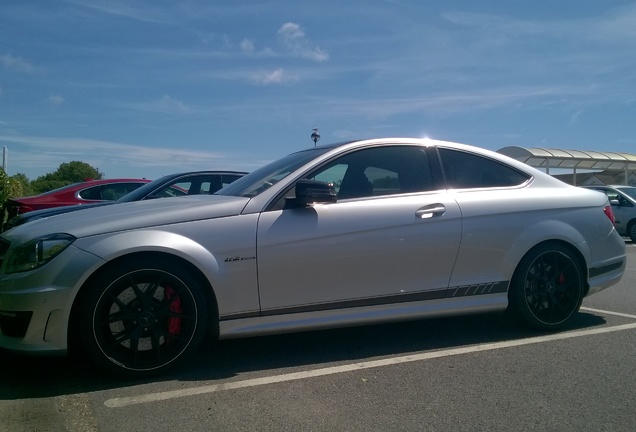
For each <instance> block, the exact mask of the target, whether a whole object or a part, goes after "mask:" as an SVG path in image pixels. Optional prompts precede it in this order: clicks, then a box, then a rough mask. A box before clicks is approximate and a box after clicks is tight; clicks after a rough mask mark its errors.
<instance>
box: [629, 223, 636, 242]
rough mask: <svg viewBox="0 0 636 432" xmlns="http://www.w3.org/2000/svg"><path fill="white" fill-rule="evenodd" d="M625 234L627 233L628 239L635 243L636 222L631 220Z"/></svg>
mask: <svg viewBox="0 0 636 432" xmlns="http://www.w3.org/2000/svg"><path fill="white" fill-rule="evenodd" d="M627 234H628V235H629V238H630V240H631V241H633V242H634V243H636V222H632V224H631V226H630V227H629V232H628V233H627Z"/></svg>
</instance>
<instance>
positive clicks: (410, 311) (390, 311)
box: [219, 292, 508, 339]
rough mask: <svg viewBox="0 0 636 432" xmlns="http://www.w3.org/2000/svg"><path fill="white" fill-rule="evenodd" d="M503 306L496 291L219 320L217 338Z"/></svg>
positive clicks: (504, 298) (505, 304)
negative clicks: (492, 292)
mask: <svg viewBox="0 0 636 432" xmlns="http://www.w3.org/2000/svg"><path fill="white" fill-rule="evenodd" d="M507 307H508V293H507V292H498V293H494V294H480V295H467V296H461V297H451V298H442V299H436V300H427V301H417V302H408V303H394V304H385V305H374V306H364V307H352V308H342V309H331V310H321V311H312V312H299V313H287V314H280V315H267V316H254V317H244V318H235V319H228V320H223V321H221V322H220V323H219V337H220V339H232V338H239V337H251V336H261V335H268V334H278V333H291V332H301V331H308V330H324V329H329V328H337V327H352V326H359V325H366V324H378V323H384V322H392V321H410V320H416V319H422V318H439V317H447V316H453V315H469V314H476V313H487V312H503V311H504V310H505V309H506V308H507Z"/></svg>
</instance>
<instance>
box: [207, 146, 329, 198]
mask: <svg viewBox="0 0 636 432" xmlns="http://www.w3.org/2000/svg"><path fill="white" fill-rule="evenodd" d="M329 150H331V148H330V147H318V148H312V149H309V150H304V151H300V152H297V153H292V154H290V155H289V156H286V157H284V158H282V159H279V160H277V161H274V162H272V163H270V164H268V165H265V166H264V167H262V168H259V169H257V170H256V171H252V172H251V173H249V174H247V175H246V176H245V177H241V178H240V179H238V180H236V181H235V182H234V183H231V184H229V185H228V186H226V187H224V188H223V189H221V190H220V191H218V192H217V193H216V195H227V196H240V197H247V198H251V197H255V196H256V195H258V194H260V193H261V192H264V191H266V190H267V189H269V188H270V187H272V186H273V185H275V184H276V183H278V182H279V181H280V180H282V179H283V178H285V177H287V176H288V175H289V174H290V173H292V172H294V171H296V170H297V169H298V168H300V167H301V166H303V165H305V164H306V163H307V162H309V161H310V160H312V159H314V158H317V157H318V156H320V155H321V154H323V153H325V152H327V151H329Z"/></svg>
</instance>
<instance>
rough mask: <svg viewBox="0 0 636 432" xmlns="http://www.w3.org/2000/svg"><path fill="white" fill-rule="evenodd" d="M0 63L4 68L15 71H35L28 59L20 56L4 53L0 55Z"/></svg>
mask: <svg viewBox="0 0 636 432" xmlns="http://www.w3.org/2000/svg"><path fill="white" fill-rule="evenodd" d="M0 63H2V65H3V66H4V67H5V68H7V69H10V70H14V71H17V72H26V73H33V72H35V66H33V65H32V64H31V63H29V62H28V61H26V60H24V59H22V58H20V57H15V56H12V55H11V54H5V55H3V56H2V57H0Z"/></svg>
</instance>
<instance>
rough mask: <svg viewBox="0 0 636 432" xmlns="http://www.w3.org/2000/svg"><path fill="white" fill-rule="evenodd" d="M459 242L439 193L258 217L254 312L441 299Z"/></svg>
mask: <svg viewBox="0 0 636 432" xmlns="http://www.w3.org/2000/svg"><path fill="white" fill-rule="evenodd" d="M460 237H461V215H460V211H459V208H458V206H457V203H456V202H455V201H454V200H453V199H451V198H449V197H448V195H447V194H446V193H420V194H413V195H402V196H388V197H370V198H367V199H358V200H348V201H347V200H345V201H340V202H338V203H335V204H329V205H326V204H325V205H315V206H313V207H308V208H302V209H286V210H278V211H271V212H266V213H263V214H262V215H261V216H260V219H259V223H258V234H257V239H258V240H257V244H258V246H257V259H258V275H259V293H260V299H261V309H262V310H263V311H264V312H265V311H268V310H270V311H271V310H274V309H281V308H296V307H308V309H312V308H316V307H318V306H317V305H320V306H319V308H325V309H328V308H331V307H344V306H355V305H357V304H360V305H362V304H364V303H365V301H366V302H367V304H368V302H369V301H372V302H375V303H378V302H383V301H384V300H386V301H387V302H395V301H404V300H410V299H414V298H422V297H426V296H428V297H431V296H434V297H437V296H443V295H444V291H445V290H446V288H447V286H448V281H449V278H450V274H451V272H452V268H453V265H454V262H455V258H456V255H457V251H458V247H459V241H460ZM384 297H391V298H386V299H384Z"/></svg>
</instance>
